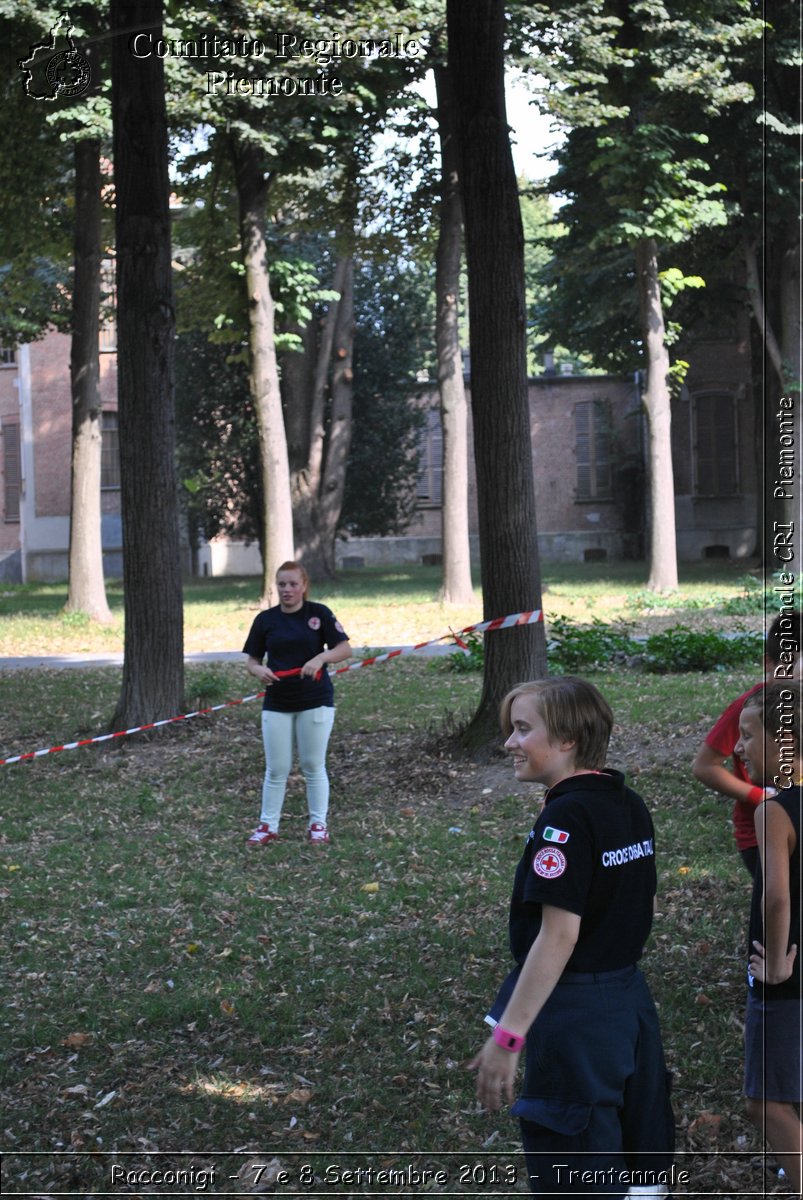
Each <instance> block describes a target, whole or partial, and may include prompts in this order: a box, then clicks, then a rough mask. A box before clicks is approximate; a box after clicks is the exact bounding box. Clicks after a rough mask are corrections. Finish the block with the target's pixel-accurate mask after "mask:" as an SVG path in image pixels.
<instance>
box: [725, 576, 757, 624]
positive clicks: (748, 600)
mask: <svg viewBox="0 0 803 1200" xmlns="http://www.w3.org/2000/svg"><path fill="white" fill-rule="evenodd" d="M766 606H767V593H766V591H765V589H764V584H763V582H762V581H761V580H760V579H756V577H755V576H754V575H745V577H744V579H743V580H742V593H741V595H739V596H731V597H730V598H729V599H728V600H724V601H723V602H722V611H723V612H724V613H728V614H729V615H730V616H734V617H749V616H753V615H754V614H755V613H763V612H764V610H765V608H766Z"/></svg>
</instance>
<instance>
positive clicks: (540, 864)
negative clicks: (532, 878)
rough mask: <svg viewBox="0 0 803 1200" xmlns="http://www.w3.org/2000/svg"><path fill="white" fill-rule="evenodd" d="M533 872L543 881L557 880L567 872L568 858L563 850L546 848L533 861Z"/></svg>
mask: <svg viewBox="0 0 803 1200" xmlns="http://www.w3.org/2000/svg"><path fill="white" fill-rule="evenodd" d="M533 870H534V871H535V873H536V875H540V876H541V878H542V879H557V878H558V876H559V875H562V874H563V872H564V871H565V870H566V856H565V854H564V853H563V851H562V850H556V849H555V848H554V847H553V846H544V847H543V848H542V849H541V850H539V851H538V853H537V854H536V856H535V858H534V859H533Z"/></svg>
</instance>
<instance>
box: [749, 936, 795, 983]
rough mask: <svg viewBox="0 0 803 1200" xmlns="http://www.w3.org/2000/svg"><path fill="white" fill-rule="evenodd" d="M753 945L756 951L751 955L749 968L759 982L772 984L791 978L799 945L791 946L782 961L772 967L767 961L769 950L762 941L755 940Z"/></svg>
mask: <svg viewBox="0 0 803 1200" xmlns="http://www.w3.org/2000/svg"><path fill="white" fill-rule="evenodd" d="M753 947H754V949H755V951H756V953H755V954H751V955H750V963H749V965H748V968H747V969H748V971H749V973H750V974H751V975H752V976H753V978H754V979H757V980H758V981H759V983H770V984H772V983H784V982H785V981H786V980H787V979H789V977H790V976H791V974H792V970H793V968H794V963H795V959H796V957H797V946H790V947H789V950H788V951H787V953H786V954H785V955H784V956H783V959H782V961H781V963H780V964H774V965H773V966H772V967H770V965H769V963H768V962H767V952H766V950H765V949H764V947H763V946H762V945H761V942H753Z"/></svg>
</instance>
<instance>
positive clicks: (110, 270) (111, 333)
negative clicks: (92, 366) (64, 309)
mask: <svg viewBox="0 0 803 1200" xmlns="http://www.w3.org/2000/svg"><path fill="white" fill-rule="evenodd" d="M98 349H99V350H101V351H106V352H108V351H111V350H116V349H117V280H116V276H115V270H114V259H113V258H104V260H103V262H102V263H101V265H100V331H99V334H98Z"/></svg>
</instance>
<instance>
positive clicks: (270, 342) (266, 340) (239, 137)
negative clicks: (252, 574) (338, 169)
mask: <svg viewBox="0 0 803 1200" xmlns="http://www.w3.org/2000/svg"><path fill="white" fill-rule="evenodd" d="M231 155H232V161H233V163H234V175H235V179H236V183H237V198H238V202H239V212H240V245H241V249H242V257H243V266H244V267H245V283H246V288H247V293H248V309H249V329H250V350H251V399H252V403H253V406H254V412H255V414H256V419H257V428H258V430H259V447H260V454H261V460H262V495H263V519H262V529H263V538H262V589H261V595H262V598H261V604H262V605H263V607H269V606H270V605H272V604H275V603H276V602H277V600H278V594H277V593H276V583H275V580H276V572H277V571H278V569H279V567H280V566H281V564H282V563H283V562H286V561H287V560H290V559H294V558H295V553H294V542H293V510H292V500H291V495H290V466H289V461H288V457H287V434H286V432H285V428H284V418H283V416H282V397H281V391H280V387H279V368H278V362H277V358H276V340H275V336H274V334H275V311H274V302H273V295H272V291H271V280H270V271H269V267H268V253H267V239H266V236H265V221H266V215H265V204H266V200H267V191H268V183H269V173H268V170H267V163H266V161H265V155H264V152H263V150H262V148H261V147H260V145H259V144H258V142H257V141H256V140H255V139H253V138H251V137H249V135H248V131H247V130H243V129H242V128H241V129H240V130H239V131H235V132H234V133H233V134H232V138H231Z"/></svg>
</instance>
